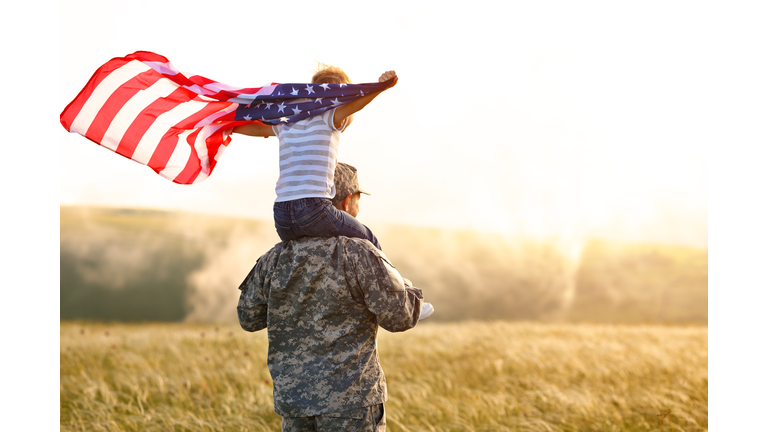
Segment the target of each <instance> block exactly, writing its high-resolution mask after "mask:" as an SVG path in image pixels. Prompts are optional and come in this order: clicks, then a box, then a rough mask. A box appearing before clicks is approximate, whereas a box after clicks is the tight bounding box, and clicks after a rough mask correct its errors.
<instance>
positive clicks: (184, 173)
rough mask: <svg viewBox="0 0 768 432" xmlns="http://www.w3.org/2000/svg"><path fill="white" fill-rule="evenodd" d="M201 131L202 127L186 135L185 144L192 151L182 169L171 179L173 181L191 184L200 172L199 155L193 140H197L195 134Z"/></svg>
mask: <svg viewBox="0 0 768 432" xmlns="http://www.w3.org/2000/svg"><path fill="white" fill-rule="evenodd" d="M201 131H202V128H200V129H198V130H196V131H195V132H194V133H192V134H189V136H187V145H189V147H190V148H191V149H192V152H191V153H190V154H189V159H187V164H186V165H185V166H184V169H183V170H181V172H180V173H179V175H177V176H176V178H174V179H173V182H174V183H179V184H192V182H193V181H194V180H195V179H196V178H197V175H198V174H199V173H200V171H201V168H200V156H199V155H198V154H197V149H196V148H195V140H197V136H198V135H199V134H200V132H201Z"/></svg>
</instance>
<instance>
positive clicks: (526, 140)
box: [59, 0, 757, 245]
mask: <svg viewBox="0 0 768 432" xmlns="http://www.w3.org/2000/svg"><path fill="white" fill-rule="evenodd" d="M174 3H175V2H157V1H151V2H150V1H131V2H104V1H65V2H62V3H61V23H60V25H61V27H60V31H61V66H60V68H61V69H60V72H61V74H60V75H61V92H60V103H59V105H60V107H61V108H62V109H63V108H64V106H65V105H66V104H67V103H68V102H69V101H70V100H71V99H72V98H74V97H75V95H76V94H77V92H78V91H79V90H80V89H81V88H82V87H83V85H84V84H85V83H86V81H87V80H88V78H90V76H91V74H92V73H93V72H94V71H95V70H96V69H97V68H98V67H99V66H100V65H101V64H103V63H104V62H106V61H107V60H109V59H110V58H112V57H118V56H123V55H125V54H129V53H131V52H134V51H137V50H148V51H154V52H156V53H158V54H162V55H164V56H166V57H167V58H168V59H169V60H170V61H171V63H173V64H174V65H175V66H176V67H177V68H178V69H180V70H181V71H183V72H188V73H190V74H197V75H202V76H205V77H208V78H211V79H214V80H217V81H220V82H222V83H226V84H230V85H236V86H244V87H254V86H260V85H264V84H268V83H269V82H272V81H276V82H307V81H308V80H309V78H310V77H311V75H312V72H313V69H314V67H315V65H316V63H315V62H316V61H322V62H325V63H328V64H333V65H337V66H340V67H342V68H343V69H345V70H346V72H347V73H348V75H349V76H350V77H351V79H352V81H353V82H358V83H361V82H372V81H376V79H377V78H378V76H379V75H380V74H381V72H383V71H385V70H389V69H394V70H396V71H397V73H398V75H399V77H400V80H399V83H398V85H397V86H396V87H394V88H393V89H391V90H389V91H387V92H385V93H384V94H382V95H381V96H379V98H377V99H376V100H375V101H374V102H373V103H371V105H369V106H368V107H366V108H365V109H364V110H363V111H361V112H360V113H359V114H358V115H356V116H355V122H354V124H353V125H352V126H351V127H350V128H349V129H348V130H347V131H346V132H345V133H344V134H343V135H342V139H341V150H340V155H339V160H341V161H344V162H347V163H350V164H352V165H355V166H356V167H357V168H358V169H359V172H360V180H361V185H362V186H363V188H364V189H366V190H368V191H370V192H372V194H373V196H371V197H365V198H364V199H363V203H362V211H361V213H360V216H359V218H360V219H361V220H363V222H366V221H367V222H371V223H380V222H381V223H383V222H387V223H405V224H416V225H437V226H448V227H461V228H474V229H482V230H490V231H498V232H503V233H520V232H523V233H532V234H562V233H577V234H584V233H597V234H600V235H608V236H611V235H615V236H616V237H623V238H626V237H634V238H635V239H643V238H647V239H651V240H664V241H671V242H682V243H692V244H699V245H706V244H707V206H708V202H707V183H708V182H707V178H708V167H707V164H708V158H707V152H708V147H709V145H710V144H711V142H712V141H713V140H715V139H716V137H715V136H713V133H712V131H711V130H707V127H706V126H707V122H708V119H710V118H711V115H710V113H709V111H710V110H711V106H712V105H713V104H717V103H725V102H727V99H728V94H727V90H726V89H724V88H723V87H721V86H719V85H713V83H715V82H717V81H718V80H722V79H723V78H724V77H725V76H726V75H727V74H729V73H730V72H731V71H732V69H731V67H732V65H729V64H728V63H724V61H723V58H722V57H719V56H716V55H713V53H715V52H717V53H722V54H726V55H732V56H738V55H740V49H742V48H740V46H738V44H734V43H733V39H732V38H730V37H728V38H726V37H724V36H726V35H732V34H733V33H732V32H734V31H737V32H739V31H740V32H748V31H750V30H749V27H748V26H744V25H737V24H736V23H728V22H720V23H719V25H715V22H716V20H718V19H719V18H722V16H723V15H722V12H723V11H721V10H718V9H717V8H715V7H712V6H704V5H699V4H697V3H693V2H686V3H675V2H633V3H629V2H608V1H606V2H520V3H511V4H507V5H506V6H503V7H502V6H500V5H501V4H504V3H502V2H495V1H493V2H492V1H487V2H486V1H480V2H472V3H464V4H461V5H458V6H447V7H446V6H437V5H438V4H440V3H434V6H432V5H429V6H428V5H427V4H426V3H422V2H389V3H381V4H380V5H379V6H378V7H364V8H361V7H360V6H358V3H357V2H348V3H346V2H332V3H328V2H305V1H299V2H291V7H290V9H281V8H280V7H274V6H270V3H267V2H236V1H227V0H225V1H218V2H215V3H211V2H201V1H200V2H197V1H188V2H184V3H183V7H180V6H179V5H180V3H179V4H175V5H174ZM451 4H453V3H451ZM172 5H173V6H172ZM224 23H231V24H229V25H226V24H224ZM744 73H746V74H752V73H757V72H756V71H754V70H751V71H745V72H744ZM756 76H757V75H755V77H756ZM749 78H753V77H751V76H750V77H749ZM59 146H60V147H59V149H60V202H61V204H99V205H110V206H141V207H155V208H166V209H181V210H191V211H198V212H206V213H216V214H226V215H238V216H246V217H252V218H259V219H271V212H272V202H273V200H274V197H275V193H274V184H275V181H276V179H277V175H278V164H277V139H276V138H269V139H263V138H252V137H245V136H240V135H235V136H234V137H233V140H232V142H231V144H230V145H229V147H228V149H227V150H226V152H225V153H224V155H223V157H222V159H221V160H220V162H219V164H218V165H217V167H216V169H215V170H214V172H213V174H212V176H211V177H210V178H209V179H207V180H205V181H203V182H202V183H200V184H197V185H191V186H182V185H177V184H173V183H171V182H169V181H168V180H165V179H164V178H162V177H160V176H158V175H156V174H155V173H154V172H152V171H151V170H150V169H149V168H147V167H145V166H142V165H139V164H137V163H135V162H132V161H130V160H128V159H125V158H123V157H121V156H118V155H116V154H114V153H112V152H110V151H109V150H106V149H104V148H100V147H99V146H97V145H95V144H93V143H91V142H90V141H88V140H86V139H85V138H83V137H81V136H79V135H76V134H69V133H67V132H65V131H64V129H63V128H62V129H61V133H60V134H59Z"/></svg>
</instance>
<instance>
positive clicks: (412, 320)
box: [347, 242, 423, 332]
mask: <svg viewBox="0 0 768 432" xmlns="http://www.w3.org/2000/svg"><path fill="white" fill-rule="evenodd" d="M354 245H355V247H353V248H352V249H353V250H354V253H352V254H349V253H348V254H347V255H348V256H350V258H351V259H352V260H353V261H354V263H353V264H354V269H355V276H356V282H357V286H358V289H359V290H360V291H361V293H362V297H363V301H364V302H365V305H366V306H367V307H368V310H370V311H371V312H372V313H373V314H374V315H376V319H377V321H378V324H379V326H381V327H382V328H384V329H385V330H388V331H390V332H401V331H406V330H409V329H411V328H413V327H414V326H415V325H416V323H417V322H418V321H419V315H420V314H421V305H422V302H423V297H422V294H421V290H420V289H418V288H414V287H411V286H410V281H408V283H406V281H404V280H403V277H402V276H400V273H399V272H398V271H397V270H396V269H395V266H393V265H392V263H391V262H390V261H389V259H388V258H387V257H386V255H384V253H383V252H381V251H380V250H378V249H376V248H375V247H373V246H372V245H370V243H369V242H359V243H358V242H355V243H354ZM369 245H370V246H369ZM364 246H367V247H364Z"/></svg>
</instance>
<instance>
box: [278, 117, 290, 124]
mask: <svg viewBox="0 0 768 432" xmlns="http://www.w3.org/2000/svg"><path fill="white" fill-rule="evenodd" d="M280 121H281V122H286V123H287V122H288V117H280Z"/></svg>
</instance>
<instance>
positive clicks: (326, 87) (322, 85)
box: [320, 83, 330, 90]
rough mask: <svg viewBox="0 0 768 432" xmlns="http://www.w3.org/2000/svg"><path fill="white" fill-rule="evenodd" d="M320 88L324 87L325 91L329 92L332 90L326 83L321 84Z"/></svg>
mask: <svg viewBox="0 0 768 432" xmlns="http://www.w3.org/2000/svg"><path fill="white" fill-rule="evenodd" d="M320 87H322V88H323V90H328V89H329V88H330V87H328V84H326V83H322V84H320Z"/></svg>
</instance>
